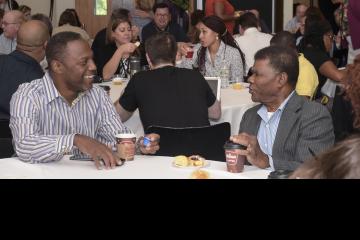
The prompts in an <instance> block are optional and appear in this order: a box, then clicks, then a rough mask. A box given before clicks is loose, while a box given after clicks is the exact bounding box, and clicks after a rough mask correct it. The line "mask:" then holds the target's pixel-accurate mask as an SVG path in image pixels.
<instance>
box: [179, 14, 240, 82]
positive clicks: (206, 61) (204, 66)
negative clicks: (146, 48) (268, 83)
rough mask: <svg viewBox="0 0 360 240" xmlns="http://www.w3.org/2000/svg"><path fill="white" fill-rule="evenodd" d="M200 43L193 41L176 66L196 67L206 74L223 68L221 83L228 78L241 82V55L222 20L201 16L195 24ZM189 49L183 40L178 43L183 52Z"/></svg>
mask: <svg viewBox="0 0 360 240" xmlns="http://www.w3.org/2000/svg"><path fill="white" fill-rule="evenodd" d="M198 27H199V29H200V36H199V38H200V43H199V44H196V45H194V47H193V48H194V49H193V51H194V54H193V57H192V58H183V61H182V63H181V64H179V67H185V68H198V69H199V71H200V72H201V73H202V74H203V75H204V76H207V77H221V75H222V74H223V73H222V72H223V71H224V68H227V71H228V79H227V80H225V81H229V82H225V81H224V80H223V79H222V86H227V85H228V84H229V83H230V82H233V83H235V82H243V81H244V72H245V57H244V54H243V52H242V51H241V49H240V48H239V46H238V45H237V43H236V41H235V40H234V38H233V37H232V35H231V34H230V33H229V31H228V30H227V29H226V26H225V24H224V22H223V21H222V20H221V19H220V18H219V17H217V16H209V17H205V18H204V19H202V20H201V21H200V23H199V25H198ZM189 50H191V49H189V46H188V45H187V44H184V45H181V46H180V51H181V54H182V55H183V56H186V54H187V52H188V51H189Z"/></svg>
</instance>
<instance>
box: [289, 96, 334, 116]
mask: <svg viewBox="0 0 360 240" xmlns="http://www.w3.org/2000/svg"><path fill="white" fill-rule="evenodd" d="M296 101H297V102H298V103H299V104H300V106H301V107H300V111H301V118H303V119H317V118H318V117H323V116H326V117H329V118H331V115H330V112H329V110H328V109H327V108H326V107H325V106H324V105H322V104H320V103H318V102H316V101H310V100H309V99H307V98H305V97H302V96H298V95H296Z"/></svg>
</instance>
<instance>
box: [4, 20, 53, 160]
mask: <svg viewBox="0 0 360 240" xmlns="http://www.w3.org/2000/svg"><path fill="white" fill-rule="evenodd" d="M48 40H49V32H48V30H47V27H46V26H45V25H44V24H43V23H42V22H40V21H28V22H26V23H24V24H22V25H21V27H20V29H19V32H18V39H17V42H18V44H17V47H16V50H15V51H13V52H12V53H10V54H8V55H0V119H1V121H2V122H3V123H4V127H5V125H6V129H5V128H4V129H2V130H1V132H0V137H2V138H7V139H8V141H7V144H6V143H4V144H5V145H6V147H5V146H4V144H3V145H2V146H1V147H4V150H3V151H2V152H0V157H2V158H5V157H11V156H12V155H13V154H14V151H13V147H12V144H11V139H12V138H11V131H10V128H9V120H10V100H11V96H12V94H13V93H14V92H15V91H16V90H17V88H18V86H19V85H20V84H22V83H25V82H30V81H32V80H34V79H38V78H41V77H42V76H44V72H43V70H42V68H41V66H40V64H39V63H40V62H41V61H42V59H44V57H45V48H46V44H47V41H48ZM5 149H6V150H5Z"/></svg>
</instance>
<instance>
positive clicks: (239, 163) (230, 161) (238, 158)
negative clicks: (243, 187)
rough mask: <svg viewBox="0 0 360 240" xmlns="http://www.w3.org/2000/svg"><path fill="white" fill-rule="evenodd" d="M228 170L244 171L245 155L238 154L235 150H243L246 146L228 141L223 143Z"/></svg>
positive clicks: (234, 171) (232, 171)
mask: <svg viewBox="0 0 360 240" xmlns="http://www.w3.org/2000/svg"><path fill="white" fill-rule="evenodd" d="M224 149H225V156H226V165H227V170H228V172H231V173H240V172H242V171H244V164H245V160H246V156H244V155H239V154H237V153H236V150H245V149H246V146H244V145H241V144H237V143H234V142H231V141H228V142H226V143H225V145H224Z"/></svg>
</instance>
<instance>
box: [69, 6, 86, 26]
mask: <svg viewBox="0 0 360 240" xmlns="http://www.w3.org/2000/svg"><path fill="white" fill-rule="evenodd" d="M65 11H66V12H71V13H72V15H73V16H74V18H75V22H74V25H73V26H76V27H79V28H83V25H82V23H81V21H80V18H79V15H78V14H77V12H76V10H75V9H74V8H67V9H66V10H65Z"/></svg>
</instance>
